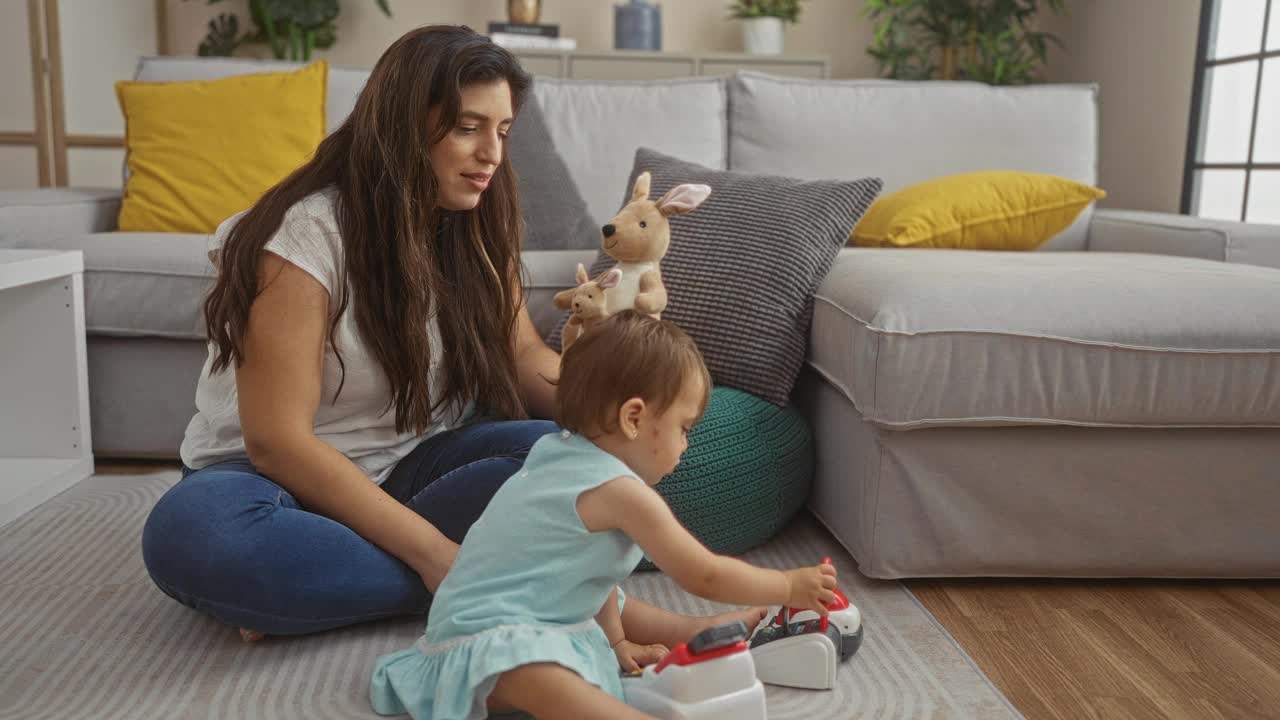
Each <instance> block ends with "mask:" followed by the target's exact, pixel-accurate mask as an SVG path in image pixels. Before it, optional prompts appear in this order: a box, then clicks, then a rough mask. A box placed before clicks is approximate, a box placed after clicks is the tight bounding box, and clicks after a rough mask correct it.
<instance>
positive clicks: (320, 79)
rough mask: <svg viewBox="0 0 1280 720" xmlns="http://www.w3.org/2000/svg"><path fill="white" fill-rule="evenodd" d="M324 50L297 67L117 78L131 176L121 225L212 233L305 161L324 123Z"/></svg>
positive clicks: (124, 227) (146, 229)
mask: <svg viewBox="0 0 1280 720" xmlns="http://www.w3.org/2000/svg"><path fill="white" fill-rule="evenodd" d="M328 75H329V66H328V64H327V63H326V62H324V61H323V60H321V61H318V62H314V63H312V64H310V65H308V66H306V67H304V68H301V69H299V70H296V71H292V72H277V73H260V74H255V75H235V76H232V77H226V78H221V79H219V80H196V81H190V82H118V83H116V96H117V97H118V98H119V99H120V108H121V110H123V111H124V119H125V149H126V151H127V153H128V156H127V157H128V160H127V162H128V166H129V179H128V180H127V181H126V183H125V189H124V200H123V202H122V203H121V205H120V218H119V227H120V230H123V231H131V232H187V233H209V232H213V231H214V229H216V228H217V227H218V225H219V224H220V223H221V222H222V221H223V220H226V219H227V218H228V217H231V216H232V215H234V214H236V213H237V212H240V211H241V210H244V209H245V208H248V207H249V206H251V205H253V203H255V202H257V200H258V198H259V197H261V196H262V193H264V192H265V191H267V190H268V189H269V188H271V186H273V185H275V184H276V183H278V182H280V181H281V180H283V179H284V178H285V176H287V175H288V174H289V173H290V172H292V171H294V170H295V169H297V168H298V167H300V166H301V165H302V164H303V163H304V162H305V161H306V160H308V159H309V158H310V157H311V154H312V153H314V152H315V149H316V146H317V145H319V144H320V141H321V140H323V139H324V133H325V112H324V104H325V87H326V81H327V79H328Z"/></svg>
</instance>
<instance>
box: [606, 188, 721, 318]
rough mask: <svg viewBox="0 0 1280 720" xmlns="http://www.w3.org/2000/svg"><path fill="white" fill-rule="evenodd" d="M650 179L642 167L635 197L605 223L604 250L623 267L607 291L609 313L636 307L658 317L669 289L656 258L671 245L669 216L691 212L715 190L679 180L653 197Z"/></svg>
mask: <svg viewBox="0 0 1280 720" xmlns="http://www.w3.org/2000/svg"><path fill="white" fill-rule="evenodd" d="M649 181H650V175H649V173H647V172H644V173H640V176H639V177H637V178H636V184H635V186H634V187H633V188H632V190H631V200H630V201H628V202H627V204H626V205H625V206H624V207H623V208H622V210H620V211H618V214H617V215H615V216H613V219H612V220H610V221H609V224H608V225H605V226H604V228H602V230H603V232H604V240H603V242H602V243H601V244H602V246H603V247H604V251H605V253H607V254H608V255H609V257H611V258H613V259H614V260H617V261H618V264H617V265H615V266H614V269H616V270H619V271H621V272H622V278H621V280H620V281H619V282H618V284H617V286H616V287H611V288H609V289H608V290H606V291H605V294H604V297H605V312H606V313H607V314H609V315H612V314H614V313H616V312H621V311H622V310H627V309H630V308H635V309H636V310H637V311H639V312H642V313H645V314H646V315H652V316H654V317H658V315H659V314H660V313H661V312H662V311H663V309H665V308H666V307H667V289H666V288H665V287H663V285H662V275H661V273H660V272H659V270H658V261H660V260H661V259H662V257H663V256H664V255H666V254H667V247H668V246H670V245H671V224H670V223H668V222H667V218H669V217H671V216H672V215H683V214H685V213H688V212H692V211H693V210H694V208H696V207H698V206H699V205H701V204H702V202H703V201H704V200H706V199H707V196H709V195H710V194H711V188H709V187H707V186H706V185H693V184H685V185H677V186H675V187H673V188H671V191H670V192H668V193H667V194H666V195H663V196H662V197H661V198H660V199H659V200H658V201H657V202H654V201H653V200H650V199H649Z"/></svg>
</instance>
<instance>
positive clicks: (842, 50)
mask: <svg viewBox="0 0 1280 720" xmlns="http://www.w3.org/2000/svg"><path fill="white" fill-rule="evenodd" d="M621 1H622V0H543V3H542V21H543V22H548V23H557V24H559V25H560V33H561V35H563V36H565V37H573V38H576V39H577V41H578V48H579V49H581V50H607V49H610V48H612V47H613V5H614V3H615V2H621ZM390 5H391V10H392V13H393V16H392V17H391V18H387V17H385V16H383V15H382V13H381V12H379V11H378V9H377V8H376V7H374V4H373V2H372V0H343V2H342V16H341V17H340V19H339V21H338V43H337V44H336V45H335V46H334V47H333V48H332V49H331V50H329V51H326V52H322V53H320V56H321V57H326V58H328V59H329V60H330V61H331V62H334V63H337V64H340V65H353V66H359V67H369V66H372V65H373V63H374V62H375V61H377V59H378V56H379V55H380V54H381V53H382V51H383V50H384V49H386V47H387V46H388V45H390V44H391V41H392V40H395V39H396V38H397V37H399V36H400V35H401V34H403V33H404V32H405V31H406V30H408V29H410V28H413V27H417V26H419V25H426V24H429V23H438V22H447V23H458V24H463V25H470V26H471V27H472V28H475V29H476V30H479V31H480V32H485V30H486V29H487V26H488V23H489V21H491V20H503V19H505V18H506V7H507V3H506V0H390ZM661 5H662V41H663V48H664V49H666V50H672V51H680V52H689V51H723V52H740V51H741V50H742V36H741V30H740V24H739V23H738V22H737V21H734V20H732V19H730V18H729V17H728V14H727V12H726V10H725V9H726V8H727V7H728V5H729V3H728V0H665V2H662V3H661ZM244 7H245V0H231V2H224V3H219V4H217V5H213V6H210V5H207V4H205V3H204V2H195V1H194V0H185V1H184V0H168V5H167V7H166V9H167V13H168V21H169V22H168V25H169V36H168V40H169V48H170V51H171V52H173V53H174V54H179V55H185V54H194V53H195V51H196V47H197V46H198V45H199V44H200V38H202V37H204V34H205V25H206V24H207V22H208V19H209V18H210V17H213V16H215V15H217V14H218V13H219V12H226V11H227V10H229V9H233V10H234V11H235V12H237V14H239V15H240V17H241V22H242V23H243V22H244V21H245V20H246V16H245V13H244ZM861 8H862V0H808V1H807V2H805V3H804V11H803V13H802V14H801V21H800V22H799V23H798V24H797V25H793V26H788V28H787V31H786V32H787V36H786V42H787V47H788V50H789V51H791V52H796V53H803V54H820V55H827V56H828V57H830V58H831V73H832V75H833V76H835V77H865V76H867V75H870V74H873V73H874V72H875V64H874V62H873V61H872V60H871V58H870V57H869V56H867V54H866V46H867V43H868V42H869V41H870V39H871V26H870V23H868V22H867V20H866V19H865V18H864V17H863V16H862V10H861ZM259 50H260V48H259Z"/></svg>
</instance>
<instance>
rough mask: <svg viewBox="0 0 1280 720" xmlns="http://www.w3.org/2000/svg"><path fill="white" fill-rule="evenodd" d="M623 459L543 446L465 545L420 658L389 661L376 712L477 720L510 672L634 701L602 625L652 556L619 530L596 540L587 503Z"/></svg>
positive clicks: (552, 441) (561, 442) (580, 440)
mask: <svg viewBox="0 0 1280 720" xmlns="http://www.w3.org/2000/svg"><path fill="white" fill-rule="evenodd" d="M624 475H626V476H632V477H634V476H635V473H634V472H632V471H631V470H630V468H628V467H627V466H626V464H624V463H623V462H622V461H621V460H618V459H617V458H615V457H613V456H612V455H610V454H609V453H607V452H605V451H604V450H601V449H600V448H598V447H596V445H595V444H594V443H592V442H591V441H590V440H587V439H586V438H584V437H582V436H580V435H577V434H569V433H568V432H567V431H566V432H563V433H556V434H551V435H546V436H544V437H542V438H540V439H539V440H538V441H537V442H536V443H534V445H533V448H532V449H531V450H530V451H529V456H528V458H527V459H526V461H525V464H524V467H523V468H522V469H521V471H520V472H518V473H516V475H514V476H513V477H512V478H511V479H509V480H507V482H506V483H505V484H504V485H503V486H502V488H501V489H499V490H498V492H497V493H496V494H495V495H494V497H493V500H492V501H490V503H489V506H488V507H487V508H486V509H485V511H484V514H483V515H481V517H480V519H479V520H478V521H477V522H476V524H475V525H473V526H472V527H471V530H470V531H468V532H467V536H466V538H465V539H464V540H463V541H462V547H461V549H460V550H459V551H458V555H457V557H456V558H455V560H454V563H453V566H452V568H451V569H450V570H449V574H448V575H447V576H446V577H445V579H444V582H442V583H441V584H440V588H439V591H438V592H437V593H436V596H435V598H434V600H433V601H432V604H431V611H430V614H429V615H428V617H427V630H426V634H425V635H423V637H421V638H420V639H419V640H418V642H417V643H415V644H414V646H413V647H412V648H410V649H408V650H402V651H400V652H397V653H393V654H390V655H384V656H382V657H381V658H378V661H377V664H376V666H375V668H374V672H373V679H372V682H371V684H370V689H369V695H370V699H371V700H372V702H373V708H374V709H375V710H376V711H378V712H379V713H381V714H383V715H396V714H401V713H406V712H407V713H410V714H411V715H412V716H413V717H414V718H417V719H418V720H424V719H426V718H430V719H431V720H470V719H471V718H482V717H484V716H485V714H486V704H485V703H486V700H487V699H488V697H489V694H490V693H491V692H492V691H493V687H494V685H495V684H496V683H497V681H498V676H499V675H500V674H501V673H503V672H506V671H508V670H512V669H514V668H517V667H520V666H522V665H527V664H529V663H538V662H554V663H559V664H560V665H563V666H564V667H567V668H569V669H571V670H573V671H574V672H576V673H578V675H580V676H582V677H583V678H584V679H586V680H587V681H588V682H590V683H592V684H594V685H596V686H598V687H600V688H602V689H603V690H605V691H606V692H608V693H610V694H611V695H613V696H615V697H617V698H618V699H622V697H623V694H622V683H621V680H620V678H619V674H618V660H617V658H616V656H615V655H614V653H613V650H612V649H611V648H610V647H609V641H608V640H607V639H606V638H605V634H604V631H603V630H601V629H600V626H599V625H598V624H597V623H596V621H595V615H596V613H597V612H599V611H600V607H601V606H602V605H604V602H605V600H606V599H608V597H609V592H610V591H611V590H612V589H613V588H614V586H615V585H617V584H618V583H619V582H621V581H622V580H623V579H624V578H626V577H627V575H629V574H630V573H631V572H632V571H633V570H635V567H636V565H637V564H639V562H640V560H641V558H642V557H643V552H642V551H641V550H640V548H639V547H638V546H637V545H636V544H635V543H634V542H633V541H632V540H631V538H629V537H628V536H627V535H626V534H624V533H622V532H621V531H618V530H609V531H604V532H590V531H588V530H587V529H586V527H584V526H583V524H582V519H581V518H580V517H579V516H578V510H577V501H578V496H579V495H581V494H582V493H583V492H584V491H586V490H590V489H591V488H594V487H596V486H598V485H601V484H603V483H605V482H607V481H609V480H612V479H614V478H616V477H620V476H624Z"/></svg>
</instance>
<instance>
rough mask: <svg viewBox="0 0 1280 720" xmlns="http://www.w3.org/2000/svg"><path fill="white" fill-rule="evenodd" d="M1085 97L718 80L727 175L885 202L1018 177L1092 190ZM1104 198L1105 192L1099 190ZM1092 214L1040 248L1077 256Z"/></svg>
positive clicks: (1029, 90) (1069, 90)
mask: <svg viewBox="0 0 1280 720" xmlns="http://www.w3.org/2000/svg"><path fill="white" fill-rule="evenodd" d="M1097 95H1098V92H1097V87H1096V86H1095V85H1086V84H1082V85H1028V86H1021V87H993V86H990V85H986V84H983V83H974V82H942V81H925V82H907V81H889V80H797V79H795V78H780V77H774V76H770V75H764V74H761V73H754V72H742V73H738V74H737V75H735V76H734V77H733V78H731V79H730V80H729V168H730V169H731V170H734V171H737V172H753V173H770V174H777V175H787V176H790V177H798V178H807V179H842V180H850V179H856V178H862V177H869V176H870V177H879V178H883V179H884V193H886V194H887V193H890V192H893V191H895V190H899V189H901V188H903V187H906V186H908V185H912V184H914V183H917V182H921V181H923V180H928V179H930V178H934V177H938V176H941V175H953V174H959V173H967V172H973V171H977V170H1022V171H1027V172H1035V173H1044V174H1047V175H1058V176H1061V177H1065V178H1068V179H1071V180H1075V181H1076V182H1081V183H1085V184H1088V185H1096V184H1097V179H1098V102H1097ZM1103 189H1104V190H1105V188H1103ZM1090 215H1091V211H1090V210H1086V211H1085V212H1084V213H1081V216H1080V218H1079V219H1077V221H1076V223H1075V224H1074V225H1072V226H1071V227H1070V228H1068V229H1067V230H1066V231H1064V232H1063V233H1062V234H1061V235H1059V236H1058V237H1057V238H1055V239H1054V240H1053V241H1051V243H1050V245H1051V249H1083V248H1084V247H1085V244H1086V243H1085V240H1086V234H1087V228H1088V223H1089V221H1090Z"/></svg>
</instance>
